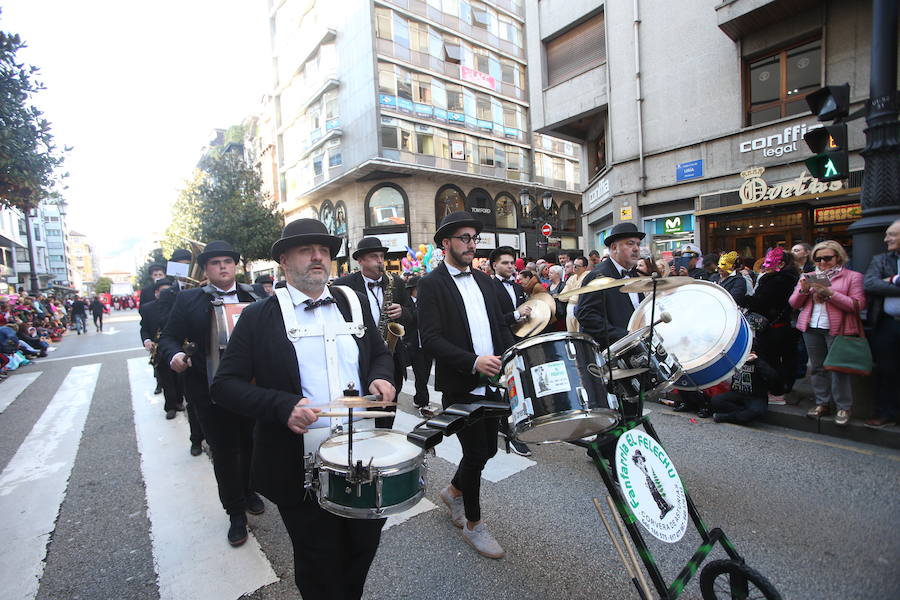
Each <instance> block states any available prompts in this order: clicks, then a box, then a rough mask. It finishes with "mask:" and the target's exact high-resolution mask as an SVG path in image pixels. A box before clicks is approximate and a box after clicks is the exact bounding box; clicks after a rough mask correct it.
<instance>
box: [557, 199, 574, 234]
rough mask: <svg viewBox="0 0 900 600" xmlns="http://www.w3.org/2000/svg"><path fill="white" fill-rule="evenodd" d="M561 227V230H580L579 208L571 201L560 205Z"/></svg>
mask: <svg viewBox="0 0 900 600" xmlns="http://www.w3.org/2000/svg"><path fill="white" fill-rule="evenodd" d="M559 228H560V230H561V231H578V209H577V208H575V205H574V204H572V203H571V202H569V201H566V202H563V203H562V204H561V205H560V206H559Z"/></svg>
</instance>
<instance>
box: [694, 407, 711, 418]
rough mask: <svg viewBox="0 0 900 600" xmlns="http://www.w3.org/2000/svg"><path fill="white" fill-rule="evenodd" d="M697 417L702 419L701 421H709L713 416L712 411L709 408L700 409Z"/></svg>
mask: <svg viewBox="0 0 900 600" xmlns="http://www.w3.org/2000/svg"><path fill="white" fill-rule="evenodd" d="M697 416H698V417H700V418H701V419H708V418H710V417H711V416H712V411H711V410H709V409H708V408H698V409H697Z"/></svg>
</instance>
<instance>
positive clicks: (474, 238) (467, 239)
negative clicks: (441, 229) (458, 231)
mask: <svg viewBox="0 0 900 600" xmlns="http://www.w3.org/2000/svg"><path fill="white" fill-rule="evenodd" d="M450 237H451V238H453V239H455V240H459V241H461V242H462V243H463V244H466V245H468V244H470V243H471V242H475V243H476V244H477V243H478V242H480V241H481V236H480V235H469V234H468V233H464V234H462V235H451V236H450Z"/></svg>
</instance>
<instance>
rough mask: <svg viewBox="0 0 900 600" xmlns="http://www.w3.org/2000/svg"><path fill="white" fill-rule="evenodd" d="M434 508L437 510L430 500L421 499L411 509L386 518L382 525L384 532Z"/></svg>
mask: <svg viewBox="0 0 900 600" xmlns="http://www.w3.org/2000/svg"><path fill="white" fill-rule="evenodd" d="M436 508H437V506H436V505H435V503H434V502H432V501H431V500H428V499H427V498H422V499H421V500H420V501H419V502H418V504H416V505H415V506H413V507H412V508H410V509H407V510H405V511H403V512H402V513H399V514H396V515H392V516H390V517H388V520H387V522H386V523H385V524H384V530H385V531H386V530H388V529H390V528H391V527H393V526H394V525H400V524H401V523H405V522H407V521H409V520H410V519H412V518H413V517H415V516H417V515H421V514H422V513H426V512H428V511H430V510H434V509H436Z"/></svg>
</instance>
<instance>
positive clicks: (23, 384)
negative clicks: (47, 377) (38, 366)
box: [0, 371, 43, 413]
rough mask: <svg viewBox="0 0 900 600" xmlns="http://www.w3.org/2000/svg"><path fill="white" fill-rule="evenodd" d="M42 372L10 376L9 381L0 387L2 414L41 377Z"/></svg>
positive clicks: (0, 408) (0, 411)
mask: <svg viewBox="0 0 900 600" xmlns="http://www.w3.org/2000/svg"><path fill="white" fill-rule="evenodd" d="M42 372H43V371H34V372H33V373H15V374H13V375H10V376H9V379H7V380H6V382H5V383H4V384H3V385H2V386H0V413H2V412H3V411H4V410H6V409H7V408H8V407H9V405H10V404H12V403H13V400H15V399H16V398H18V397H19V396H20V395H21V394H22V392H24V391H25V388H27V387H28V386H29V385H31V384H32V383H33V382H34V380H35V379H37V378H38V377H40V376H41V373H42Z"/></svg>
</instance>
